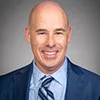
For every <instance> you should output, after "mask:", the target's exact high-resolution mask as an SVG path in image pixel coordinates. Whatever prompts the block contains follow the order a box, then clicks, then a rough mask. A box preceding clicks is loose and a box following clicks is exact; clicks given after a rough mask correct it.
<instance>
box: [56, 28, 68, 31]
mask: <svg viewBox="0 0 100 100" xmlns="http://www.w3.org/2000/svg"><path fill="white" fill-rule="evenodd" d="M55 31H63V32H65V31H66V30H65V29H64V28H57V29H55Z"/></svg>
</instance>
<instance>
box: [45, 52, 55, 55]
mask: <svg viewBox="0 0 100 100" xmlns="http://www.w3.org/2000/svg"><path fill="white" fill-rule="evenodd" d="M44 53H45V54H47V55H54V54H56V52H44Z"/></svg>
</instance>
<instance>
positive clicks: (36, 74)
mask: <svg viewBox="0 0 100 100" xmlns="http://www.w3.org/2000/svg"><path fill="white" fill-rule="evenodd" d="M44 75H45V74H44V73H43V72H41V71H40V70H39V69H38V67H37V66H36V64H35V61H33V74H32V79H31V82H32V83H33V84H34V85H36V83H37V82H38V81H40V79H41V78H42V77H43V76H44ZM51 76H52V77H53V78H54V79H55V81H57V82H58V83H59V84H61V85H63V84H64V83H65V80H66V76H67V58H66V57H65V60H64V63H63V65H62V66H61V67H60V68H59V69H58V70H57V71H56V72H55V73H53V74H51Z"/></svg>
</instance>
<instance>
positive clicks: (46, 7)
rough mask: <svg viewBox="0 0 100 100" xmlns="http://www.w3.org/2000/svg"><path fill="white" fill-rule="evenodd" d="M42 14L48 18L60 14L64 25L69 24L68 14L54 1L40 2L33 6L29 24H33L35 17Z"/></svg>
mask: <svg viewBox="0 0 100 100" xmlns="http://www.w3.org/2000/svg"><path fill="white" fill-rule="evenodd" d="M42 15H44V16H47V17H48V19H49V18H51V17H53V16H58V15H59V16H62V18H63V20H64V21H65V22H66V25H67V26H68V25H69V21H68V16H67V14H66V13H65V11H64V9H63V8H62V7H61V6H60V5H59V4H58V3H56V2H54V1H44V2H40V3H39V4H37V5H36V6H35V7H34V8H33V9H32V11H31V13H30V17H29V26H31V25H33V24H34V21H36V19H37V18H39V17H41V16H42Z"/></svg>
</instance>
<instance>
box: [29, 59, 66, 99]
mask: <svg viewBox="0 0 100 100" xmlns="http://www.w3.org/2000/svg"><path fill="white" fill-rule="evenodd" d="M44 75H45V74H44V73H42V72H41V71H40V70H39V69H38V67H37V66H36V65H35V61H33V74H32V76H31V82H30V90H29V100H40V99H39V96H38V89H39V88H40V86H41V83H42V81H41V80H40V79H41V78H42V77H43V76H44ZM46 76H48V75H46ZM49 76H52V77H53V78H54V80H53V81H52V82H51V84H50V87H49V90H50V91H52V92H53V94H54V98H55V100H64V98H65V92H66V88H67V87H66V86H67V58H66V57H65V61H64V64H63V65H62V66H61V67H60V68H59V69H58V70H57V71H56V72H55V73H53V74H51V75H49Z"/></svg>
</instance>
